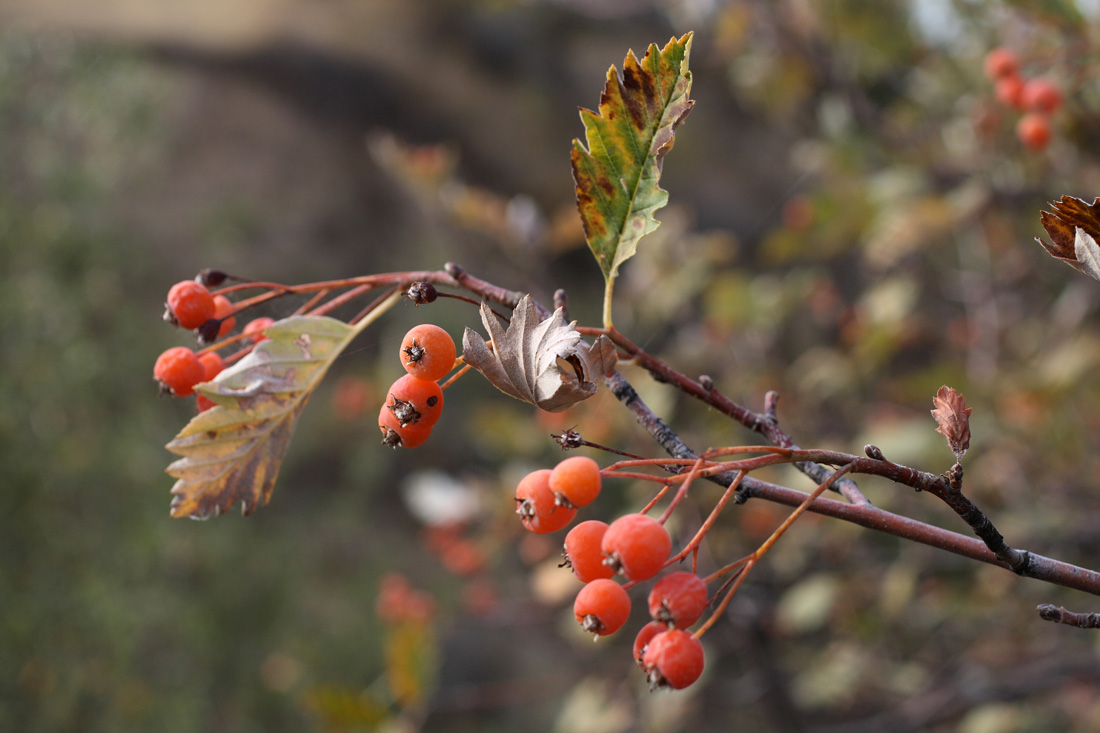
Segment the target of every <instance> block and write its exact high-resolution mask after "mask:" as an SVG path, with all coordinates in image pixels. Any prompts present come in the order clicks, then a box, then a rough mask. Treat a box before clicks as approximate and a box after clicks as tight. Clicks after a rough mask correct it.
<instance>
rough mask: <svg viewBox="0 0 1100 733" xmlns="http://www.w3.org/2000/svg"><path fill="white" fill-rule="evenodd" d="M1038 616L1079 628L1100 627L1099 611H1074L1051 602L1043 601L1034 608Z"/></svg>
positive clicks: (1045, 619)
mask: <svg viewBox="0 0 1100 733" xmlns="http://www.w3.org/2000/svg"><path fill="white" fill-rule="evenodd" d="M1035 610H1036V611H1038V612H1039V618H1041V619H1043V620H1044V621H1053V622H1054V623H1058V624H1065V625H1066V626H1076V627H1077V628H1079V629H1100V613H1074V612H1073V611H1067V610H1066V609H1065V608H1063V607H1062V606H1055V605H1054V604H1053V603H1043V604H1041V605H1040V606H1039V607H1038V608H1036V609H1035Z"/></svg>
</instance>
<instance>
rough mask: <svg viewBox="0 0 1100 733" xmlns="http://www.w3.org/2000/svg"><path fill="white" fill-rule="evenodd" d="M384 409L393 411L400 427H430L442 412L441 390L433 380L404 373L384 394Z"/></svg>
mask: <svg viewBox="0 0 1100 733" xmlns="http://www.w3.org/2000/svg"><path fill="white" fill-rule="evenodd" d="M386 409H388V410H390V412H392V413H393V415H394V417H396V418H397V421H398V422H399V423H400V424H401V426H402V427H405V426H407V425H416V426H418V427H422V428H424V427H431V426H432V425H435V424H436V422H438V421H439V416H440V415H441V414H442V413H443V390H442V389H440V388H439V385H438V384H436V383H435V382H426V381H424V380H423V379H417V378H416V377H413V376H412V375H411V374H406V375H405V376H403V377H401V378H400V379H398V380H397V381H396V382H394V383H393V385H392V386H391V387H390V391H389V392H388V393H387V394H386Z"/></svg>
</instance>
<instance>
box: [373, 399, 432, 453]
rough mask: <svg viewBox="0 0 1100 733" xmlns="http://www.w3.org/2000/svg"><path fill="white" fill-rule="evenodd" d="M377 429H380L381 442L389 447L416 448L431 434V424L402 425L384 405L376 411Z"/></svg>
mask: <svg viewBox="0 0 1100 733" xmlns="http://www.w3.org/2000/svg"><path fill="white" fill-rule="evenodd" d="M378 429H379V430H381V431H382V444H383V445H388V446H390V447H391V448H397V447H401V448H416V447H417V446H419V445H423V443H424V441H426V440H427V439H428V437H429V436H431V434H432V427H431V425H426V426H423V427H422V426H419V425H411V424H410V425H402V424H401V421H400V420H398V419H397V417H395V416H394V414H393V411H392V410H390V409H389V408H388V407H386V406H385V405H382V409H381V410H379V411H378Z"/></svg>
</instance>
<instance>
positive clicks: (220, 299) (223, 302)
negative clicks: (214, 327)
mask: <svg viewBox="0 0 1100 733" xmlns="http://www.w3.org/2000/svg"><path fill="white" fill-rule="evenodd" d="M232 312H233V303H232V301H230V300H229V298H227V297H225V296H224V295H215V296H214V317H215V318H223V319H225V320H223V321H222V325H221V326H219V327H218V338H225V335H226V334H228V333H229V332H230V331H232V330H233V329H234V328H236V326H237V317H236V316H230V317H229V318H226V315H228V314H229V313H232Z"/></svg>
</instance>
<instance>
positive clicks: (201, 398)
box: [195, 392, 218, 412]
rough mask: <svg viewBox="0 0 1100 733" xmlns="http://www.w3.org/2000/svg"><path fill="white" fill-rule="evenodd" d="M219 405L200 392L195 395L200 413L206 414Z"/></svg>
mask: <svg viewBox="0 0 1100 733" xmlns="http://www.w3.org/2000/svg"><path fill="white" fill-rule="evenodd" d="M217 405H218V403H217V402H215V401H214V400H212V399H210V398H209V397H207V396H206V395H204V394H201V393H199V392H196V393H195V407H197V408H198V410H199V412H206V411H207V410H209V409H210V408H211V407H217Z"/></svg>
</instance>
